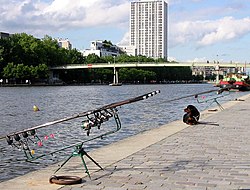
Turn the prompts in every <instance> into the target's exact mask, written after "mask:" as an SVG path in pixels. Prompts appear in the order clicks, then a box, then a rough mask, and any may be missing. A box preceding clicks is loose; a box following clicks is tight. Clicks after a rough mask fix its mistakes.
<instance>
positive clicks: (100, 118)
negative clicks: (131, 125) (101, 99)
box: [82, 109, 117, 136]
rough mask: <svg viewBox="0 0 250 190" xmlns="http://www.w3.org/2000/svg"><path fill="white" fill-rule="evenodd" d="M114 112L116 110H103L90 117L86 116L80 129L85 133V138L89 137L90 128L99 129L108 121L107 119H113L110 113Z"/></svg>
mask: <svg viewBox="0 0 250 190" xmlns="http://www.w3.org/2000/svg"><path fill="white" fill-rule="evenodd" d="M114 111H117V110H114V109H112V110H110V111H108V110H107V109H104V110H100V111H96V112H94V113H93V114H92V115H87V120H84V121H82V128H83V129H85V130H86V131H87V136H89V134H90V130H91V128H92V127H97V128H98V129H100V128H101V125H102V123H104V122H106V121H109V119H110V118H112V117H113V114H112V113H111V112H114Z"/></svg>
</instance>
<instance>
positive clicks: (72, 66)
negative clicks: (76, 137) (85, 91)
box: [50, 62, 250, 70]
mask: <svg viewBox="0 0 250 190" xmlns="http://www.w3.org/2000/svg"><path fill="white" fill-rule="evenodd" d="M114 66H115V67H116V68H123V67H127V68H129V67H131V68H135V67H215V68H216V67H217V68H218V67H219V68H226V67H228V68H230V67H231V68H238V67H242V68H250V63H232V62H228V63H226V62H225V63H224V62H223V63H206V62H178V63H169V62H126V63H120V62H116V63H115V62H114V63H93V64H67V65H62V66H56V67H51V68H50V69H51V70H64V69H66V70H67V69H91V68H93V69H94V68H113V67H114Z"/></svg>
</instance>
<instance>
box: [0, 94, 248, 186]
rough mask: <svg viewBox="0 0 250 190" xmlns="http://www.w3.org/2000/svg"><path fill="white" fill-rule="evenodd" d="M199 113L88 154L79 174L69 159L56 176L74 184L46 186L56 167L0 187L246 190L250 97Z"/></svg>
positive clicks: (77, 161)
mask: <svg viewBox="0 0 250 190" xmlns="http://www.w3.org/2000/svg"><path fill="white" fill-rule="evenodd" d="M237 100H240V101H229V102H226V103H224V104H223V108H224V110H222V111H220V110H219V109H217V110H218V111H208V110H206V111H204V112H202V115H201V124H199V125H196V126H188V125H185V124H184V123H182V121H175V122H172V123H169V124H167V125H163V126H161V127H159V128H157V129H152V130H149V131H146V132H144V133H140V134H138V135H136V136H132V137H129V138H126V139H124V140H121V141H119V142H116V143H113V144H111V145H108V146H105V147H103V148H99V149H97V150H95V151H92V152H90V153H89V154H90V156H91V157H93V158H94V159H95V160H96V161H98V163H99V164H100V165H101V166H102V167H103V168H104V170H103V171H101V170H99V168H98V167H97V166H96V165H95V164H93V163H92V162H90V161H89V160H88V158H86V161H87V166H88V168H89V170H90V173H91V179H92V180H90V179H89V178H88V177H87V175H86V174H84V168H83V166H82V163H81V160H80V158H79V157H74V158H72V159H71V160H70V162H69V163H67V164H66V165H65V166H64V167H63V168H62V170H61V171H60V173H58V174H57V175H77V176H80V177H83V183H82V184H79V185H74V186H65V187H63V186H59V185H55V184H49V182H48V180H49V177H50V176H51V175H53V171H55V170H56V168H57V167H58V165H53V166H50V167H48V168H45V169H41V170H39V171H36V172H32V173H29V174H27V175H24V176H21V177H18V178H14V179H12V180H9V181H6V182H2V183H0V188H1V189H48V190H50V189H59V188H61V189H65V190H66V189H73V190H74V189H204V190H205V189H249V188H250V183H249V176H250V167H249V166H250V163H249V157H250V149H249V146H248V142H249V140H250V139H249V138H250V131H249V130H248V128H249V127H248V123H249V118H248V113H249V110H250V95H249V94H248V95H246V96H244V97H241V98H238V99H237Z"/></svg>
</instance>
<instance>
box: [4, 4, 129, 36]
mask: <svg viewBox="0 0 250 190" xmlns="http://www.w3.org/2000/svg"><path fill="white" fill-rule="evenodd" d="M0 4H1V8H0V17H1V21H0V27H1V30H5V31H8V32H27V33H32V34H34V33H42V34H46V33H49V32H56V31H61V30H65V29H77V28H88V27H93V26H96V27H98V26H100V27H102V26H107V25H109V26H116V27H119V26H121V24H122V23H125V22H128V18H129V11H128V10H129V6H130V4H129V2H128V1H126V0H116V1H114V0H105V1H103V0H74V1H72V0H54V1H52V2H48V3H46V2H42V1H40V0H12V1H6V0H0Z"/></svg>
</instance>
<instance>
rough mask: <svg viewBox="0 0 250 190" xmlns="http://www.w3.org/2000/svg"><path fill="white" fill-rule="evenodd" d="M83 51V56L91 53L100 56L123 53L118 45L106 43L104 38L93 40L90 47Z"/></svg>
mask: <svg viewBox="0 0 250 190" xmlns="http://www.w3.org/2000/svg"><path fill="white" fill-rule="evenodd" d="M82 53H83V56H88V55H90V54H96V55H98V56H99V57H105V56H117V55H120V54H121V49H120V48H119V47H118V46H116V45H113V44H110V43H105V42H104V41H102V40H96V41H92V42H91V44H90V49H85V50H83V52H82Z"/></svg>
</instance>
